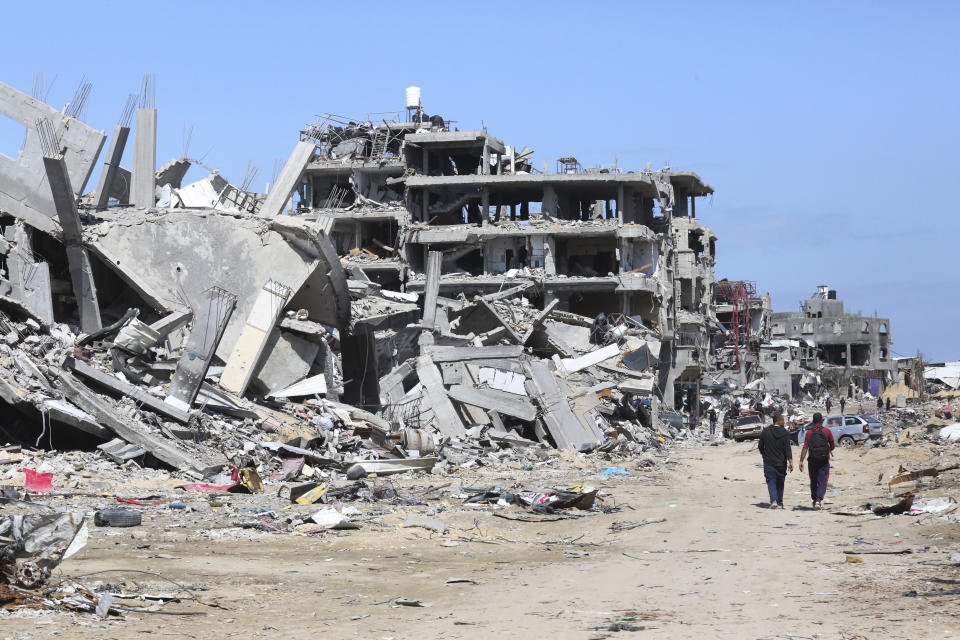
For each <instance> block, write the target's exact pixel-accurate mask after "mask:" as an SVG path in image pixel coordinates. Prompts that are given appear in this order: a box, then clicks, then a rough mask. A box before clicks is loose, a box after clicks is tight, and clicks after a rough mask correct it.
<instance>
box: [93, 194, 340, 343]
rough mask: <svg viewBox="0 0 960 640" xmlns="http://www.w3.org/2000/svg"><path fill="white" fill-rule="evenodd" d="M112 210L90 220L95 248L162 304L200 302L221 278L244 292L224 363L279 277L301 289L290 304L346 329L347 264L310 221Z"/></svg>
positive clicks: (165, 307)
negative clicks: (264, 292)
mask: <svg viewBox="0 0 960 640" xmlns="http://www.w3.org/2000/svg"><path fill="white" fill-rule="evenodd" d="M107 217H108V218H109V220H108V221H106V222H103V223H100V224H99V225H95V226H90V227H87V237H88V238H89V239H90V247H91V249H92V251H93V252H94V253H96V254H97V255H98V256H100V257H101V258H102V259H103V261H104V263H105V264H106V265H107V266H109V267H110V268H111V269H112V270H113V271H114V272H115V273H116V274H117V275H118V276H120V278H121V279H123V280H124V281H125V282H126V283H127V284H128V285H130V286H131V287H132V288H133V289H134V290H136V291H137V292H138V293H140V294H141V296H142V297H143V298H144V300H146V301H147V302H148V303H150V304H151V306H153V307H154V309H155V310H157V311H160V312H167V311H173V310H174V309H179V308H183V307H189V308H192V309H197V308H198V307H199V306H201V305H203V304H205V302H206V300H205V294H204V292H205V291H206V290H207V289H208V288H209V287H210V286H214V285H215V286H220V287H222V288H223V289H225V290H227V291H230V292H231V293H232V294H234V295H236V297H237V307H236V309H235V310H234V313H233V315H232V316H231V318H230V320H229V322H228V324H227V327H226V329H225V330H224V334H223V339H222V340H221V342H220V345H219V346H218V347H217V351H216V355H217V357H218V358H220V359H221V360H222V361H224V362H226V361H227V360H228V359H229V357H230V354H231V353H232V351H233V348H234V346H235V345H236V343H237V340H238V339H239V338H240V333H241V331H242V330H243V326H244V324H245V320H246V319H247V318H248V317H249V316H250V313H251V311H252V310H253V308H254V305H255V303H256V299H257V295H258V293H259V291H260V289H261V288H262V287H263V283H264V282H267V281H268V280H271V279H272V280H274V281H277V282H283V283H284V285H286V286H288V287H289V288H290V289H291V291H293V295H292V296H291V297H290V300H289V302H288V304H287V307H288V308H294V309H303V310H305V311H306V312H307V316H308V317H309V318H310V319H311V320H314V321H316V322H320V323H323V324H325V325H328V326H332V327H335V328H338V329H341V328H343V327H346V326H348V325H349V318H350V299H349V293H348V290H347V284H346V276H345V274H344V272H343V268H342V267H341V266H340V262H339V260H338V259H337V257H336V252H335V251H334V249H333V247H332V245H331V244H330V242H329V240H328V239H327V237H326V236H325V235H324V234H323V233H321V232H320V231H319V230H318V229H317V228H316V227H315V225H313V224H311V223H310V222H309V221H305V220H292V219H281V220H277V221H272V222H271V221H265V220H260V219H254V218H239V217H236V216H232V215H228V214H224V213H220V212H216V211H211V210H202V211H198V210H189V211H179V210H178V211H172V212H166V213H161V214H156V215H147V214H144V213H143V212H140V211H133V210H122V211H120V212H119V215H112V216H107Z"/></svg>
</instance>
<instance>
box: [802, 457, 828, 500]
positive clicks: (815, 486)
mask: <svg viewBox="0 0 960 640" xmlns="http://www.w3.org/2000/svg"><path fill="white" fill-rule="evenodd" d="M807 471H808V472H809V473H810V499H811V500H823V496H825V495H826V494H827V479H828V478H829V477H830V461H829V460H824V461H822V462H814V461H813V460H811V461H810V466H808V467H807Z"/></svg>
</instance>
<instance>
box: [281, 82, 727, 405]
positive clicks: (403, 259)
mask: <svg viewBox="0 0 960 640" xmlns="http://www.w3.org/2000/svg"><path fill="white" fill-rule="evenodd" d="M406 97H407V104H406V107H407V108H406V111H405V112H402V113H400V114H399V115H398V117H396V118H394V119H393V120H390V121H386V120H381V121H380V122H373V121H361V120H350V119H345V118H337V117H334V116H331V115H327V116H324V117H322V118H319V119H318V120H317V121H316V122H314V123H312V124H311V125H310V126H308V127H306V128H305V129H304V130H303V131H301V140H302V141H307V142H309V143H312V144H315V145H316V153H315V154H314V155H313V156H312V157H311V158H310V159H309V160H305V161H304V171H303V175H302V179H301V181H300V184H299V186H298V191H299V195H300V206H299V207H298V209H297V211H296V214H295V215H297V216H305V217H312V218H315V219H324V220H327V221H328V224H329V225H330V228H331V238H332V240H333V243H334V246H335V247H336V248H337V251H338V253H339V254H340V255H341V256H343V258H344V261H345V264H346V265H347V266H348V269H350V270H351V271H352V270H354V269H357V270H359V271H361V272H363V273H364V274H365V275H366V277H368V278H369V279H371V280H372V281H374V282H376V283H377V284H379V285H381V286H383V287H385V288H397V289H402V290H403V291H405V292H407V293H422V292H424V291H425V290H426V289H427V288H428V279H427V272H428V265H427V262H428V256H429V253H430V252H431V251H438V252H440V253H441V255H442V258H441V262H440V274H439V283H438V285H437V286H438V294H439V296H440V297H441V301H440V306H441V308H442V310H443V312H444V313H442V315H445V312H447V311H450V310H451V304H452V303H451V302H449V301H450V300H452V299H454V298H457V297H458V296H462V297H465V298H466V299H469V298H470V297H472V296H475V295H488V294H491V293H496V292H498V291H501V290H503V289H505V288H510V287H515V286H517V285H529V288H527V289H525V290H524V292H523V296H524V298H525V299H526V300H527V301H528V302H529V304H530V305H531V306H532V307H533V308H535V309H541V310H547V309H549V310H551V311H552V310H556V311H559V312H569V313H573V314H577V315H579V316H583V317H587V318H591V319H593V318H597V317H598V316H600V315H601V314H604V316H605V317H606V318H608V319H612V320H613V321H614V324H618V323H622V322H624V318H626V322H629V323H630V324H631V325H633V326H635V327H637V328H639V329H641V330H642V331H643V333H644V335H645V337H646V339H647V351H648V352H649V353H650V356H651V357H652V359H653V360H655V361H656V365H655V366H653V367H651V366H650V363H651V362H652V360H649V359H647V360H644V365H646V366H645V367H644V368H645V369H648V370H649V371H650V372H651V373H655V375H656V378H657V384H656V386H657V388H658V395H661V397H662V398H663V401H664V403H665V404H666V405H667V406H671V407H672V406H676V407H680V406H684V405H686V406H690V407H693V406H696V397H697V389H698V383H699V379H700V375H701V373H702V372H703V371H704V370H706V367H707V366H708V357H707V355H708V352H709V331H710V329H711V328H712V326H713V324H714V313H713V306H712V299H713V266H714V264H715V256H716V236H715V235H714V233H713V232H712V231H711V230H710V229H709V228H708V227H706V226H705V225H703V224H702V223H701V222H700V221H699V220H698V219H697V217H696V205H697V199H699V198H703V197H705V196H708V195H710V194H711V193H713V189H712V188H711V187H710V186H709V185H708V184H706V183H704V182H703V181H702V180H701V179H700V178H699V176H697V175H696V174H694V173H690V172H678V171H672V170H670V169H669V168H666V169H663V170H660V171H651V170H649V169H647V170H640V171H624V170H622V169H620V168H588V169H585V168H584V167H582V166H581V165H580V163H579V162H577V160H576V159H575V158H573V157H566V158H561V159H560V160H558V161H557V164H556V169H555V171H552V172H551V171H548V169H547V166H546V164H545V165H544V168H543V170H542V171H541V170H538V169H536V168H535V167H534V166H533V165H532V162H531V155H532V152H530V151H529V150H528V149H527V148H526V147H524V148H523V149H522V150H520V151H517V149H516V147H514V146H511V145H508V144H505V143H504V142H503V141H501V140H500V139H498V138H496V137H494V136H493V135H491V134H490V133H488V132H487V131H486V130H459V129H458V128H456V127H454V126H452V125H453V123H451V122H449V121H447V120H445V119H444V118H443V117H442V116H438V115H434V116H428V115H427V114H425V113H424V111H423V107H422V104H421V101H420V95H419V89H417V88H416V87H412V88H410V89H409V90H408V92H407V96H406ZM487 320H489V319H487ZM484 321H485V320H484V319H483V318H475V319H474V318H471V319H469V320H467V321H466V322H465V323H462V324H461V325H460V326H461V328H463V327H466V326H468V324H469V323H471V322H472V323H473V325H471V326H470V329H471V330H474V332H475V333H484V332H486V331H489V330H490V329H492V328H494V327H492V326H485V325H483V322H484ZM441 323H442V324H441V326H445V324H443V321H441ZM478 323H479V324H478ZM544 329H545V331H544V333H545V335H546V341H547V342H548V343H549V344H548V345H547V344H544V345H541V347H542V349H543V350H544V351H543V352H544V353H546V354H547V355H549V354H550V353H551V352H554V353H557V354H558V355H560V356H561V357H571V356H573V355H575V352H574V350H573V349H572V348H571V346H570V345H568V344H566V341H567V340H569V339H570V338H569V337H567V336H564V334H563V330H564V327H563V325H562V324H558V323H556V322H554V321H552V320H551V319H549V318H547V319H545V321H544ZM508 336H509V334H508ZM511 338H512V339H513V341H514V342H516V339H515V336H511ZM379 355H380V357H378V358H376V359H375V360H376V366H377V367H378V369H379V371H380V372H381V373H382V372H383V371H385V370H387V369H389V367H391V366H394V365H395V364H396V362H394V361H391V360H390V358H389V357H386V356H385V354H383V353H380V354H379ZM364 397H365V398H366V399H367V400H369V396H364Z"/></svg>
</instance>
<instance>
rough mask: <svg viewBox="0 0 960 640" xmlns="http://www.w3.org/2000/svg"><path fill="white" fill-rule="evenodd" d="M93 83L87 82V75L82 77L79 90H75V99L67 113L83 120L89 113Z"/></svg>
mask: <svg viewBox="0 0 960 640" xmlns="http://www.w3.org/2000/svg"><path fill="white" fill-rule="evenodd" d="M92 88H93V84H92V83H90V82H87V76H83V77H82V78H80V84H79V85H78V86H77V90H76V91H74V92H73V99H72V100H71V101H70V106H69V107H68V108H67V115H68V116H70V117H71V118H76V119H77V120H83V118H84V117H85V116H86V114H87V100H89V99H90V90H91V89H92Z"/></svg>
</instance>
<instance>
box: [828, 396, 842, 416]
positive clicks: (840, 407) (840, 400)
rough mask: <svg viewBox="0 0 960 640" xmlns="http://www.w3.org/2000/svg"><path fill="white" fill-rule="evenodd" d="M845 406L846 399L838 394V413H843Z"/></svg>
mask: <svg viewBox="0 0 960 640" xmlns="http://www.w3.org/2000/svg"><path fill="white" fill-rule="evenodd" d="M846 406H847V399H846V398H844V397H843V396H840V413H843V411H844V409H845V408H846ZM827 411H829V409H827Z"/></svg>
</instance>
